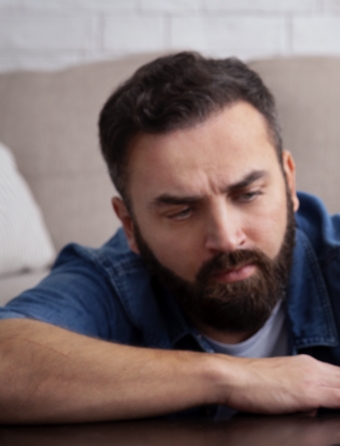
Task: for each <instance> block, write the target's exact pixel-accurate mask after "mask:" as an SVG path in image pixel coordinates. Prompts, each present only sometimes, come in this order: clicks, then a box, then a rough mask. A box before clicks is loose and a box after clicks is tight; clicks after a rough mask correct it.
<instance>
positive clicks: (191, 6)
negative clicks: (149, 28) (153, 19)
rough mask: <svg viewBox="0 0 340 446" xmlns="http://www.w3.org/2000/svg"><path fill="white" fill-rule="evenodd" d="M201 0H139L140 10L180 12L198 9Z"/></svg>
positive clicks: (201, 3)
mask: <svg viewBox="0 0 340 446" xmlns="http://www.w3.org/2000/svg"><path fill="white" fill-rule="evenodd" d="M202 5H203V2H202V0H140V9H141V10H142V11H158V12H165V13H166V12H170V13H171V12H172V13H181V12H187V11H191V12H192V11H199V10H200V9H202Z"/></svg>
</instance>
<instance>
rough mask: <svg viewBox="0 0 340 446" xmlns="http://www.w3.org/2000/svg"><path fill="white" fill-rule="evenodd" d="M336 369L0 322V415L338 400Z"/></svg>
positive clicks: (257, 408)
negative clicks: (119, 341) (144, 344)
mask: <svg viewBox="0 0 340 446" xmlns="http://www.w3.org/2000/svg"><path fill="white" fill-rule="evenodd" d="M339 388H340V371H339V369H338V368H337V367H335V366H331V365H328V364H324V363H321V362H318V361H316V360H314V359H312V358H310V357H308V356H303V355H301V356H298V357H290V358H271V359H241V358H232V357H230V356H225V355H211V354H205V353H195V352H186V351H168V350H154V349H147V348H135V347H129V346H124V345H118V344H113V343H109V342H104V341H101V340H97V339H93V338H88V337H85V336H82V335H78V334H75V333H72V332H69V331H66V330H63V329H61V328H58V327H55V326H52V325H48V324H45V323H42V322H36V321H29V320H17V319H14V320H5V321H1V322H0V422H3V423H32V422H36V423H37V422H39V423H47V422H49V423H50V422H82V421H98V420H108V419H124V418H135V417H146V416H153V415H160V414H165V413H170V412H174V411H179V410H182V409H186V408H189V407H193V406H197V405H202V404H215V403H216V404H227V405H229V406H231V407H234V408H236V409H240V410H248V411H252V412H259V413H284V412H294V411H300V410H301V411H305V410H311V409H314V408H317V407H319V406H326V407H340V390H339Z"/></svg>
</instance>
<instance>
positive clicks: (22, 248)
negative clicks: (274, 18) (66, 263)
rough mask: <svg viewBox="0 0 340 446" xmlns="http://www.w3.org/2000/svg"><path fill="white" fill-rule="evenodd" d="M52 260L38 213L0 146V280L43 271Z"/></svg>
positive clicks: (50, 247)
mask: <svg viewBox="0 0 340 446" xmlns="http://www.w3.org/2000/svg"><path fill="white" fill-rule="evenodd" d="M54 257H55V251H54V248H53V245H52V241H51V238H50V236H49V234H48V231H47V229H46V227H45V224H44V221H43V218H42V214H41V211H40V209H39V207H38V205H37V204H36V202H35V200H34V198H33V196H32V193H31V191H30V189H29V187H28V185H27V183H26V181H25V180H24V179H23V177H22V176H21V175H20V173H19V171H18V170H17V167H16V163H15V159H14V156H13V155H12V153H11V152H10V150H9V149H8V148H7V147H6V146H4V145H3V144H1V143H0V276H4V275H7V274H13V273H16V272H19V271H23V270H38V269H42V268H44V267H46V266H48V265H50V264H51V263H52V261H53V260H54Z"/></svg>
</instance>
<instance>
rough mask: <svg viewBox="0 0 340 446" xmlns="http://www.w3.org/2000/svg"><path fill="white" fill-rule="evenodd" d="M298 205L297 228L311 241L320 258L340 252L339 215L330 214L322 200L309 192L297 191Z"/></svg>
mask: <svg viewBox="0 0 340 446" xmlns="http://www.w3.org/2000/svg"><path fill="white" fill-rule="evenodd" d="M298 197H299V200H300V207H299V210H298V211H297V213H296V214H295V217H296V224H297V228H298V230H300V231H302V232H303V233H304V234H305V235H306V236H307V237H308V239H309V241H310V242H311V244H312V246H313V248H314V250H315V253H316V254H317V256H318V257H319V258H320V257H321V258H327V257H329V256H333V255H334V254H339V253H340V215H339V214H335V215H330V214H329V213H328V211H327V209H326V207H325V205H324V204H323V202H322V201H321V200H320V199H319V198H317V197H315V196H313V195H310V194H306V193H303V192H299V193H298Z"/></svg>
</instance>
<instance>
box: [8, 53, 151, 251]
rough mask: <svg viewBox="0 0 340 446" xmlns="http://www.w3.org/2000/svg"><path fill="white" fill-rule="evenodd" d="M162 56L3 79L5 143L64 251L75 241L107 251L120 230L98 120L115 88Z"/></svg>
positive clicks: (11, 74) (17, 74)
mask: <svg viewBox="0 0 340 446" xmlns="http://www.w3.org/2000/svg"><path fill="white" fill-rule="evenodd" d="M154 57H155V55H154V54H152V55H151V54H148V55H140V56H135V57H132V56H131V57H127V58H124V59H121V60H113V61H109V62H101V63H93V64H88V65H83V66H78V67H73V68H69V69H66V70H62V71H57V72H14V73H3V74H1V75H0V97H1V101H0V140H2V141H3V142H4V143H5V144H7V145H8V146H9V147H11V149H12V150H13V152H14V155H15V157H16V159H17V163H18V166H19V169H20V171H21V172H22V173H23V175H24V177H25V178H26V180H27V181H28V183H29V185H30V187H31V189H32V191H33V194H34V196H35V197H36V199H37V201H38V203H39V205H40V207H41V209H42V211H43V215H44V217H45V220H46V223H47V226H48V228H49V231H50V233H51V236H52V240H53V242H54V245H55V247H56V248H57V249H60V248H61V247H62V246H63V245H65V244H66V243H68V242H70V241H75V242H78V243H83V244H87V245H93V246H96V245H99V244H101V243H103V242H104V241H105V240H107V239H108V238H109V237H110V236H111V235H112V234H113V233H114V231H115V230H116V228H117V227H118V226H119V222H118V220H117V218H116V217H115V216H114V214H113V211H112V208H111V203H110V199H111V197H112V195H113V194H114V193H115V191H114V188H113V186H112V185H111V183H110V180H109V176H108V174H107V171H106V166H105V164H104V161H103V160H102V157H101V154H100V151H99V144H98V137H97V133H98V131H97V120H98V115H99V111H100V109H101V107H102V105H103V104H104V102H105V101H106V99H107V98H108V96H109V94H110V93H111V92H112V91H113V89H115V88H116V87H117V86H118V84H119V83H120V82H122V81H123V80H124V79H126V78H127V77H128V76H130V75H131V74H132V73H133V72H134V71H135V69H137V68H138V67H139V66H140V65H141V64H143V63H145V62H147V61H149V60H151V59H153V58H154Z"/></svg>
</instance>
